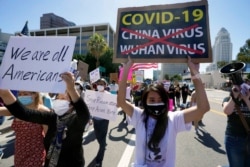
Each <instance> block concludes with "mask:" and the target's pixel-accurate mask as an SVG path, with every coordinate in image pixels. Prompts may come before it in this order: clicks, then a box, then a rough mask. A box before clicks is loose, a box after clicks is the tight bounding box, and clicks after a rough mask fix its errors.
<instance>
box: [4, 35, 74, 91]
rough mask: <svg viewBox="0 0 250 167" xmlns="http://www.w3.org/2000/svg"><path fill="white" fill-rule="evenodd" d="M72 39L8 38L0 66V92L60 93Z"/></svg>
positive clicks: (68, 61) (63, 83) (62, 89)
mask: <svg viewBox="0 0 250 167" xmlns="http://www.w3.org/2000/svg"><path fill="white" fill-rule="evenodd" d="M75 41H76V37H17V36H13V37H10V40H9V42H8V46H7V48H6V51H5V54H4V56H3V61H2V64H1V66H0V88H3V89H12V90H26V91H38V92H51V93H63V92H65V89H66V85H65V82H64V81H62V79H61V77H60V74H61V73H62V72H65V71H69V70H70V63H71V60H72V56H73V51H74V46H75Z"/></svg>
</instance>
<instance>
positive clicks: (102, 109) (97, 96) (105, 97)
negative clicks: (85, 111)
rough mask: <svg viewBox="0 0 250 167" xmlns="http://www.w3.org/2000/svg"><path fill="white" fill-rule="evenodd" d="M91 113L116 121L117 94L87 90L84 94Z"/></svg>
mask: <svg viewBox="0 0 250 167" xmlns="http://www.w3.org/2000/svg"><path fill="white" fill-rule="evenodd" d="M84 101H85V102H86V104H87V106H88V108H89V111H90V113H91V115H93V116H97V117H100V118H104V119H107V120H111V121H115V120H116V116H117V106H116V104H117V95H115V94H109V93H103V92H97V91H93V90H86V92H85V95H84Z"/></svg>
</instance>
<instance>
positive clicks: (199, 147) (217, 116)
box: [0, 89, 229, 167]
mask: <svg viewBox="0 0 250 167" xmlns="http://www.w3.org/2000/svg"><path fill="white" fill-rule="evenodd" d="M206 92H207V96H208V99H209V102H210V107H211V110H210V112H208V113H206V114H205V116H204V117H203V123H204V124H205V126H203V127H200V130H199V132H198V134H196V133H195V130H194V128H192V129H191V131H189V132H184V133H180V134H179V135H178V136H177V147H176V149H177V150H176V153H177V154H176V167H217V166H218V165H221V166H225V167H226V166H227V165H228V162H227V157H226V152H225V148H224V132H225V127H226V120H227V118H226V115H224V114H223V112H222V106H221V103H222V99H223V98H224V97H226V96H228V95H229V93H228V92H225V91H221V90H215V89H207V90H206ZM122 119H123V115H118V116H117V120H116V121H114V122H110V124H109V131H108V136H107V142H108V143H107V144H108V145H107V150H106V152H105V157H104V162H103V166H104V167H128V166H129V165H130V164H131V162H133V156H134V144H135V135H134V129H133V127H132V126H130V125H127V124H126V123H124V122H122ZM14 139H15V137H14V133H13V131H8V132H6V133H3V134H1V135H0V146H1V147H2V148H3V150H4V156H3V159H2V160H1V161H0V166H1V167H11V166H13V164H14V163H13V153H14V145H13V144H14V143H13V142H14ZM83 148H84V157H85V161H86V162H85V164H86V165H85V166H86V167H91V166H92V164H93V160H94V158H95V155H96V153H97V150H98V144H97V141H96V140H95V135H94V133H93V126H90V127H89V129H88V131H87V132H86V133H85V134H84V136H83Z"/></svg>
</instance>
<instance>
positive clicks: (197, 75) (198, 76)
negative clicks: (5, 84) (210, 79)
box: [191, 73, 200, 80]
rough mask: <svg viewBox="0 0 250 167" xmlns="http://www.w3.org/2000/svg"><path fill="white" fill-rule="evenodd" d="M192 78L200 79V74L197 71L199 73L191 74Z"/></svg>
mask: <svg viewBox="0 0 250 167" xmlns="http://www.w3.org/2000/svg"><path fill="white" fill-rule="evenodd" d="M191 79H192V80H195V79H200V74H199V73H197V74H195V75H191Z"/></svg>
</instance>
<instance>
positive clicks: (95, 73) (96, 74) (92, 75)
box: [89, 67, 101, 83]
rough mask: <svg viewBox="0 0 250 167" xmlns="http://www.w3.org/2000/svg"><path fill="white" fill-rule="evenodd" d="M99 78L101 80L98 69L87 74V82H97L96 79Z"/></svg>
mask: <svg viewBox="0 0 250 167" xmlns="http://www.w3.org/2000/svg"><path fill="white" fill-rule="evenodd" d="M100 78H101V75H100V68H99V67H98V68H96V69H94V70H93V71H91V72H90V73H89V80H90V82H91V83H94V82H96V81H98V79H100Z"/></svg>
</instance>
